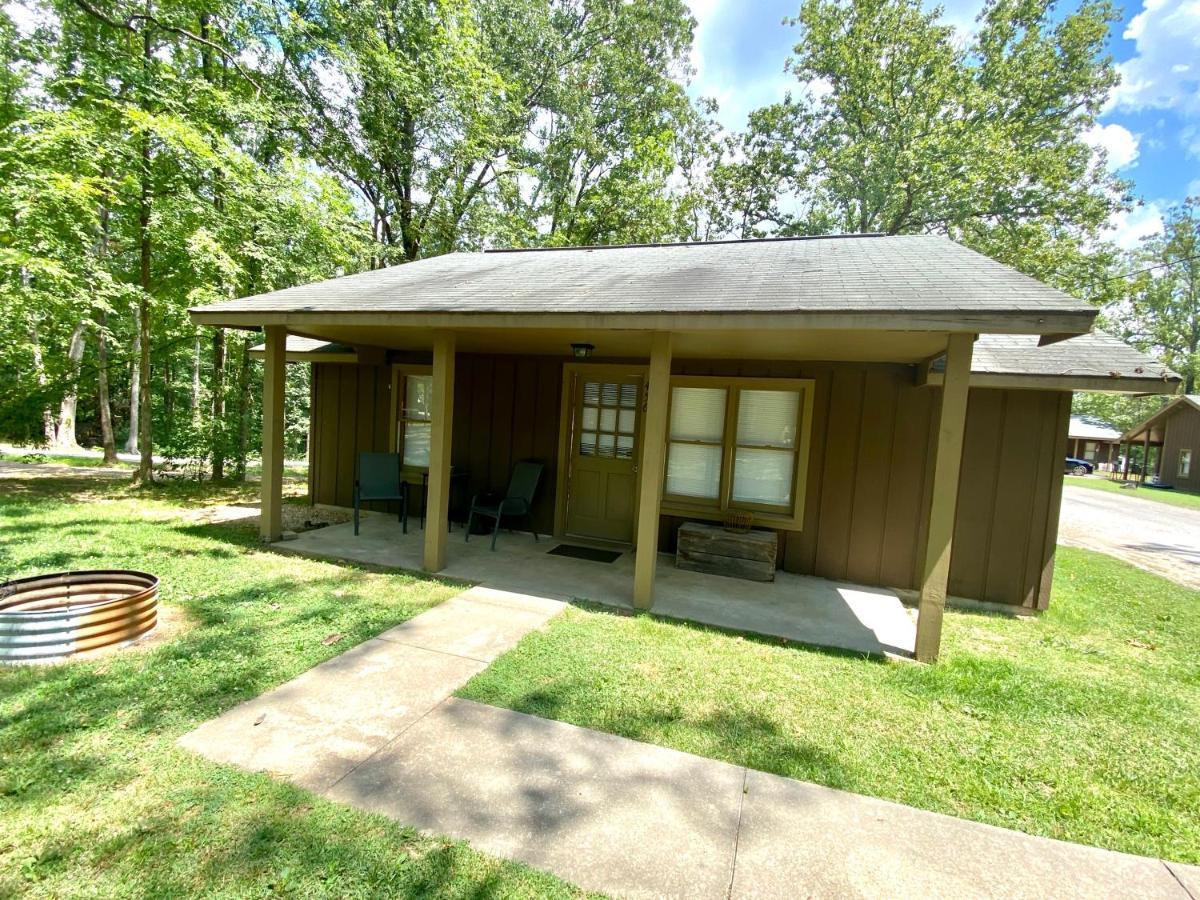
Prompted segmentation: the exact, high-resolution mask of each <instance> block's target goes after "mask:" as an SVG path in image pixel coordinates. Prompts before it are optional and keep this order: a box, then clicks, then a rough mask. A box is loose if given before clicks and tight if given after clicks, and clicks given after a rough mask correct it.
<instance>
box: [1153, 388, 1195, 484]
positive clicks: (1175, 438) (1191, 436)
mask: <svg viewBox="0 0 1200 900" xmlns="http://www.w3.org/2000/svg"><path fill="white" fill-rule="evenodd" d="M1185 448H1186V449H1189V450H1191V451H1192V473H1191V475H1190V477H1188V478H1180V477H1179V451H1180V450H1182V449H1185ZM1162 454H1163V455H1162V469H1161V472H1162V476H1161V477H1162V481H1163V484H1169V485H1171V486H1172V487H1173V488H1175V489H1176V490H1178V491H1189V492H1192V493H1200V410H1197V409H1196V408H1195V407H1192V406H1189V405H1188V404H1187V403H1180V404H1179V406H1178V407H1177V408H1176V410H1175V411H1174V412H1173V413H1172V414H1171V415H1170V416H1168V417H1167V433H1166V435H1165V436H1164V440H1163V449H1162Z"/></svg>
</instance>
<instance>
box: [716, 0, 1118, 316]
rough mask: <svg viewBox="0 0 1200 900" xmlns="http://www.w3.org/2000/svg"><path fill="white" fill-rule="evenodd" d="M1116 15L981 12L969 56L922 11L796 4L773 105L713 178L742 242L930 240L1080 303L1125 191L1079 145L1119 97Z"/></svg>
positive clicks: (1026, 5) (1001, 0)
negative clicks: (1112, 38)
mask: <svg viewBox="0 0 1200 900" xmlns="http://www.w3.org/2000/svg"><path fill="white" fill-rule="evenodd" d="M1114 21H1116V14H1115V12H1114V10H1113V9H1112V7H1111V6H1110V5H1109V4H1108V3H1107V2H1105V0H1086V2H1084V3H1082V4H1081V5H1080V6H1079V7H1078V8H1077V9H1075V10H1073V11H1072V12H1070V13H1066V14H1063V13H1062V12H1061V11H1059V10H1057V9H1056V8H1055V5H1054V3H1053V2H1052V0H1025V2H1015V0H991V2H988V3H987V4H986V5H985V7H984V9H983V11H982V12H981V13H980V15H979V18H978V20H977V26H978V27H977V30H976V32H975V33H974V34H973V35H972V36H971V37H970V39H969V40H964V39H961V38H960V37H959V36H958V35H956V34H955V32H954V30H953V29H952V28H951V27H950V26H948V25H946V24H944V22H943V20H942V17H941V10H940V9H933V10H928V9H927V8H926V7H924V6H922V4H921V3H919V2H918V0H805V2H804V3H803V4H802V5H801V8H800V13H799V15H798V16H797V18H796V19H794V20H793V22H792V24H794V25H796V26H798V27H799V28H800V29H801V33H802V38H801V41H800V43H798V44H797V45H796V48H795V55H794V56H793V57H792V58H791V59H790V60H789V61H788V69H789V71H791V72H792V73H793V74H794V75H795V76H796V79H797V81H798V88H797V90H796V92H795V93H794V94H792V95H791V96H789V97H788V98H787V99H786V100H784V101H783V102H782V103H779V104H776V105H773V106H770V107H767V108H765V109H761V110H757V111H755V112H754V113H753V114H752V115H751V118H750V122H749V127H748V129H747V131H746V133H745V135H743V136H741V137H740V138H739V139H737V140H735V141H733V142H732V143H731V145H730V146H729V148H728V150H729V151H730V152H728V153H727V159H726V161H725V162H723V163H722V164H721V165H719V166H718V167H717V169H716V170H715V174H714V178H715V180H716V185H717V190H716V192H715V196H716V197H717V198H718V201H719V203H720V205H721V207H722V208H721V209H719V210H718V212H717V213H716V215H717V217H718V219H719V221H720V222H721V223H722V224H723V225H724V226H726V227H731V228H733V229H736V230H737V231H739V232H740V233H742V234H745V235H753V234H759V233H764V232H768V231H769V232H778V233H783V234H797V233H799V234H807V233H823V232H829V231H835V232H883V233H886V234H905V233H921V232H929V231H936V232H940V233H944V234H948V235H950V236H951V237H954V238H956V239H959V240H963V241H965V242H966V243H967V244H969V245H971V246H973V247H975V248H977V249H979V250H981V251H982V252H984V253H987V254H989V255H991V256H993V257H995V258H998V259H1000V260H1002V261H1005V262H1009V263H1012V264H1013V265H1016V266H1017V267H1018V268H1021V269H1023V270H1024V271H1026V272H1029V273H1031V274H1034V275H1036V276H1038V277H1042V278H1045V279H1047V280H1049V281H1051V282H1052V283H1055V284H1057V285H1059V286H1062V287H1066V288H1068V289H1073V290H1075V291H1077V292H1079V293H1084V292H1085V291H1086V288H1087V286H1088V285H1089V284H1090V283H1091V281H1093V280H1094V271H1093V268H1094V264H1093V263H1091V262H1090V261H1089V258H1088V257H1089V255H1090V253H1089V247H1090V245H1091V244H1093V243H1094V242H1095V239H1096V236H1097V234H1098V232H1099V230H1100V228H1101V227H1102V226H1103V225H1104V223H1105V222H1106V221H1107V220H1108V217H1109V215H1110V214H1111V213H1112V212H1113V211H1114V210H1115V209H1117V208H1119V207H1120V206H1121V204H1122V196H1123V193H1124V191H1125V189H1126V187H1127V186H1126V185H1124V184H1122V183H1120V182H1118V181H1116V180H1115V179H1113V178H1112V176H1110V175H1109V174H1107V172H1106V170H1105V168H1104V165H1103V161H1102V160H1096V159H1093V155H1092V151H1091V149H1090V148H1089V147H1088V146H1087V144H1086V143H1085V142H1084V141H1083V139H1082V136H1083V132H1084V131H1085V130H1086V129H1087V128H1088V127H1090V126H1091V125H1092V124H1093V123H1094V122H1095V117H1096V114H1097V113H1098V112H1099V110H1100V107H1101V104H1102V103H1103V101H1104V98H1105V97H1106V95H1107V92H1108V90H1109V89H1110V88H1111V87H1112V86H1113V85H1114V84H1115V83H1116V74H1115V71H1114V69H1113V66H1112V63H1111V60H1109V59H1108V58H1107V57H1106V56H1105V55H1104V47H1105V42H1106V40H1107V35H1108V29H1109V26H1110V24H1111V23H1112V22H1114Z"/></svg>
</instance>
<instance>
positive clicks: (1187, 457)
mask: <svg viewBox="0 0 1200 900" xmlns="http://www.w3.org/2000/svg"><path fill="white" fill-rule="evenodd" d="M1177 471H1178V476H1177V477H1179V478H1191V477H1192V449H1191V447H1182V448H1180V450H1179V469H1178V470H1177Z"/></svg>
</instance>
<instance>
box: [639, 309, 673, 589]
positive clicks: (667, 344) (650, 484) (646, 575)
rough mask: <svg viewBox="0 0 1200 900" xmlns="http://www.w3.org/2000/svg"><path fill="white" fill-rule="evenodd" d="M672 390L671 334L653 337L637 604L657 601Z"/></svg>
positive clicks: (641, 476)
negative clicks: (668, 414)
mask: <svg viewBox="0 0 1200 900" xmlns="http://www.w3.org/2000/svg"><path fill="white" fill-rule="evenodd" d="M670 391H671V335H670V334H669V333H664V332H655V333H654V334H653V335H651V338H650V370H649V372H648V374H647V376H646V414H645V418H644V419H643V421H642V463H641V468H640V470H639V472H638V517H637V553H636V554H635V557H634V574H633V605H634V606H635V607H637V608H638V609H649V608H650V607H651V605H652V604H653V603H654V568H655V565H656V564H657V562H658V513H659V507H660V506H661V504H662V486H663V475H664V473H665V471H666V464H667V406H668V404H669V402H670V396H671V395H670Z"/></svg>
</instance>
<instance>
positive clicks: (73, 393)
mask: <svg viewBox="0 0 1200 900" xmlns="http://www.w3.org/2000/svg"><path fill="white" fill-rule="evenodd" d="M86 327H87V321H86V320H81V321H80V322H79V323H78V324H77V325H76V326H75V330H74V331H72V332H71V344H70V347H69V348H68V349H67V362H68V363H69V365H70V372H71V380H70V383H69V384H68V385H67V389H66V390H65V391H64V392H63V397H62V402H61V403H60V404H59V407H58V430H57V431H56V433H55V435H54V446H55V447H57V448H58V449H60V450H72V449H74V448H76V447H78V446H79V444H78V443H77V442H76V440H75V413H76V411H77V410H78V407H79V364H80V363H81V362H83V344H84V340H83V338H84V329H85V328H86Z"/></svg>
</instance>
